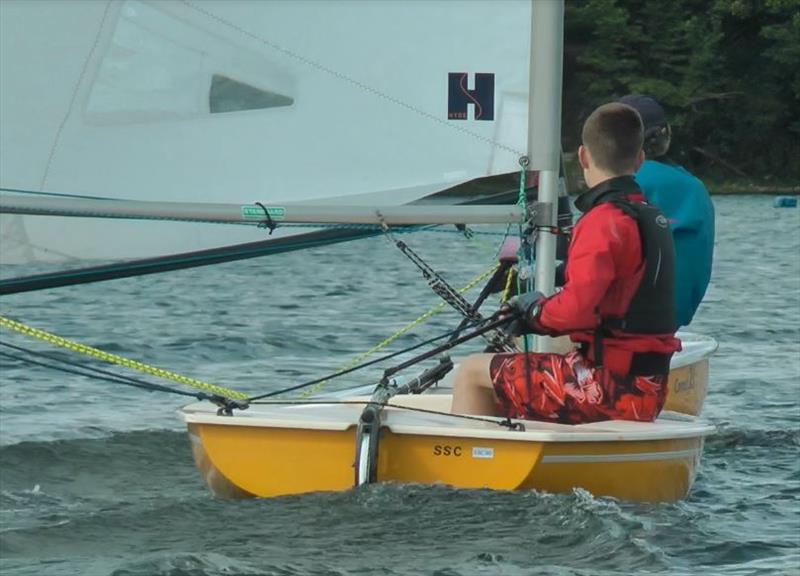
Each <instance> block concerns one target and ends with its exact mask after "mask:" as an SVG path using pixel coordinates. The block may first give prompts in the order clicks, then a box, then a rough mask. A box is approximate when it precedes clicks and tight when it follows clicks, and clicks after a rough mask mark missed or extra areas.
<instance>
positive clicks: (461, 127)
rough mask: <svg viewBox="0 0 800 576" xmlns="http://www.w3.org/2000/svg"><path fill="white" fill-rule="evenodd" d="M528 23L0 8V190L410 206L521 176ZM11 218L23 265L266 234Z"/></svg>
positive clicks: (240, 8) (147, 8)
mask: <svg viewBox="0 0 800 576" xmlns="http://www.w3.org/2000/svg"><path fill="white" fill-rule="evenodd" d="M530 13H531V7H530V3H529V2H526V1H524V0H522V1H504V2H477V1H469V0H468V1H464V2H460V1H453V0H441V1H432V2H411V3H409V2H403V1H396V2H395V1H387V0H382V1H378V2H367V1H362V0H354V1H337V2H327V1H319V2H317V1H310V0H305V1H303V2H290V1H286V2H284V1H276V0H271V1H269V2H261V1H233V0H219V1H217V0H204V1H202V2H200V1H197V2H194V1H186V2H180V1H170V0H160V1H157V2H155V1H154V2H146V1H142V0H124V1H111V2H103V1H98V0H86V1H79V0H70V1H62V0H39V1H37V2H23V1H3V2H1V3H0V42H1V43H2V44H1V45H0V84H2V86H3V96H2V98H0V126H2V130H0V187H2V188H11V189H22V190H32V191H45V192H52V193H59V194H77V195H88V196H99V197H106V198H120V199H134V200H153V201H187V202H232V203H251V202H253V201H260V202H264V203H276V202H289V201H295V202H297V201H308V200H314V201H318V202H319V201H326V200H325V199H329V198H334V197H337V198H341V197H345V198H347V197H355V198H358V199H359V202H374V203H376V204H387V203H395V204H399V203H403V202H408V201H412V200H414V199H417V198H420V197H422V196H425V195H427V194H429V193H431V192H434V191H437V190H442V189H446V188H448V187H450V186H453V185H454V184H457V183H459V182H464V181H467V180H470V179H473V178H476V177H481V176H486V175H491V174H500V173H505V172H513V171H515V170H517V169H518V160H519V157H520V156H521V155H523V154H524V151H525V150H526V148H527V139H528V130H527V100H528V74H529V71H528V61H529V43H530V31H529V29H530V22H531V16H530ZM453 74H456V75H457V76H451V75H453ZM478 74H479V75H481V76H476V75H478ZM453 78H455V79H456V80H457V81H458V83H457V88H458V89H457V90H456V92H457V93H456V94H455V104H453V100H452V99H449V97H450V96H453V95H452V94H449V90H451V89H452V82H453ZM489 79H491V83H492V85H491V88H486V86H487V82H489ZM476 83H477V84H476ZM478 84H480V85H478ZM459 99H460V100H459ZM476 116H478V118H476ZM10 218H17V219H18V220H17V221H16V222H17V223H16V224H15V225H14V226H15V227H16V228H17V229H18V234H17V236H18V237H19V238H23V239H25V240H26V241H27V242H28V243H29V246H28V248H27V249H26V250H17V251H16V253H17V254H26V255H27V256H30V255H31V254H33V255H34V257H36V258H39V259H53V258H56V257H59V258H60V257H65V256H81V257H86V256H89V257H94V258H110V257H130V256H145V255H156V254H163V253H168V252H176V251H180V250H186V249H197V248H204V247H209V246H214V245H220V244H229V243H234V242H237V241H247V240H255V239H260V238H263V231H259V230H253V229H251V228H246V227H241V229H240V227H232V226H217V227H213V226H212V227H211V229H210V230H209V227H208V226H203V225H195V224H174V223H147V224H146V225H143V224H142V223H139V222H131V223H128V222H120V221H115V222H103V221H95V220H92V221H86V220H78V221H77V222H70V221H69V220H68V219H64V218H52V217H41V216H24V217H22V219H21V221H20V220H19V217H10V216H8V215H3V216H2V220H0V226H2V227H3V229H6V228H7V227H9V226H11V220H10ZM98 238H104V239H107V241H104V242H98ZM55 248H57V250H54V249H55ZM2 252H3V250H2V249H0V256H2V257H3V258H8V255H7V254H2Z"/></svg>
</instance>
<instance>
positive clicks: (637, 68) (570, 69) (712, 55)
mask: <svg viewBox="0 0 800 576" xmlns="http://www.w3.org/2000/svg"><path fill="white" fill-rule="evenodd" d="M564 44H565V45H564V52H565V62H564V82H565V96H564V116H563V117H564V119H565V120H564V132H563V133H564V147H565V150H570V151H571V150H575V149H576V148H577V146H578V145H579V144H580V129H581V125H582V123H583V120H584V119H585V118H586V116H587V115H588V114H589V113H590V112H591V111H592V110H593V109H594V108H595V107H596V106H597V105H599V104H602V103H605V102H608V101H609V100H611V99H614V98H617V97H620V96H623V95H625V94H629V93H638V94H647V95H650V96H653V97H654V98H656V100H658V101H659V102H660V103H661V104H662V106H664V108H665V110H666V112H667V118H668V120H669V122H670V124H671V125H672V146H671V147H670V152H669V156H670V157H671V158H672V159H673V160H675V161H676V162H678V163H680V164H682V165H684V166H686V167H687V168H688V169H689V170H691V171H692V172H694V173H696V174H697V175H698V176H700V177H702V178H705V179H710V180H712V181H717V182H720V181H731V180H738V181H746V182H751V183H759V184H770V183H773V184H775V185H781V184H783V185H793V186H794V185H797V184H798V183H800V0H567V2H566V16H565V42H564Z"/></svg>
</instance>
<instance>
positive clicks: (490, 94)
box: [447, 72, 494, 120]
mask: <svg viewBox="0 0 800 576" xmlns="http://www.w3.org/2000/svg"><path fill="white" fill-rule="evenodd" d="M468 78H469V74H468V73H467V72H450V73H449V74H448V90H447V119H448V120H466V119H467V108H468V107H469V105H470V104H472V117H473V118H474V119H475V120H494V74H485V73H484V74H475V88H474V89H472V90H470V89H469V88H468V87H467V82H468Z"/></svg>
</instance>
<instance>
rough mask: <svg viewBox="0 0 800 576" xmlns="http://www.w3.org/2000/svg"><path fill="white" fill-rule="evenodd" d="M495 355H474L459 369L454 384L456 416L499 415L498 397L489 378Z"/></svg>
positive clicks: (452, 409)
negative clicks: (490, 365) (490, 364)
mask: <svg viewBox="0 0 800 576" xmlns="http://www.w3.org/2000/svg"><path fill="white" fill-rule="evenodd" d="M492 356H494V355H493V354H473V355H471V356H468V357H467V358H465V359H464V360H463V361H462V362H461V364H460V365H459V367H458V371H457V372H456V376H455V383H454V384H453V406H452V408H451V409H450V411H451V412H453V413H454V414H475V415H483V416H495V415H497V396H496V395H495V393H494V386H493V385H492V379H491V377H490V376H489V363H490V362H491V359H492Z"/></svg>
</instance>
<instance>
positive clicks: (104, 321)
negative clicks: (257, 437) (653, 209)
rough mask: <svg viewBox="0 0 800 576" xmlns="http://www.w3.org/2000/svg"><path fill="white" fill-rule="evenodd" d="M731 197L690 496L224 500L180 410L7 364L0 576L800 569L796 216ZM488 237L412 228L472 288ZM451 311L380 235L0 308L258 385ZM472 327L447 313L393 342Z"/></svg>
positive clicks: (433, 256) (0, 411)
mask: <svg viewBox="0 0 800 576" xmlns="http://www.w3.org/2000/svg"><path fill="white" fill-rule="evenodd" d="M715 204H716V207H717V216H718V234H717V242H718V243H717V252H716V262H715V270H714V276H713V279H712V283H713V284H712V286H711V287H710V290H709V293H708V295H707V297H706V300H705V302H704V303H703V305H702V308H701V309H700V311H699V313H698V316H697V317H696V320H695V323H694V324H693V326H692V329H693V330H694V331H697V332H701V333H706V334H711V335H713V336H715V337H716V338H717V339H718V340H719V342H720V348H719V352H718V353H717V355H716V356H715V358H714V360H713V362H712V369H711V390H710V393H709V397H708V400H707V404H706V409H705V414H704V415H705V416H706V417H708V418H709V419H710V420H712V421H713V422H714V423H716V424H717V426H718V427H719V434H717V435H716V436H715V437H713V438H711V439H710V440H709V441H708V442H707V444H706V450H705V453H704V456H703V462H702V469H701V472H700V474H699V476H698V478H697V481H696V483H695V486H694V489H693V491H692V493H691V495H690V497H689V498H688V499H687V500H685V501H683V502H680V503H677V504H661V505H642V504H630V503H622V502H617V501H615V500H613V499H605V498H603V499H600V498H593V497H591V496H590V495H588V494H586V493H582V492H576V493H573V494H561V495H550V494H540V493H535V492H527V493H502V492H488V491H465V490H453V489H449V488H444V487H430V486H417V485H411V486H389V485H378V486H370V487H368V488H365V489H359V490H353V491H350V492H346V493H341V494H314V495H307V496H301V497H287V498H277V499H272V500H260V501H223V500H217V499H215V498H213V497H212V496H210V495H209V494H208V492H207V491H206V489H205V487H204V486H203V484H202V482H201V480H200V477H199V474H197V473H196V471H195V468H194V465H193V463H192V459H191V454H190V450H189V443H188V440H187V437H186V434H185V433H184V432H183V429H182V428H181V423H180V422H179V421H178V420H177V418H176V416H175V410H176V408H177V407H179V406H180V404H181V399H180V398H177V399H176V397H172V396H170V395H165V394H158V393H147V392H143V391H140V390H135V389H129V388H125V387H120V386H118V385H114V384H109V383H98V382H95V381H91V380H88V379H85V378H83V377H79V376H68V375H62V374H60V373H55V372H51V371H47V370H45V369H42V368H31V367H28V366H22V365H20V364H19V363H16V362H12V361H8V360H0V368H1V369H2V386H1V387H0V573H2V574H4V575H9V576H10V575H37V576H39V575H42V576H47V575H58V576H61V575H64V576H67V575H87V576H93V575H98V576H99V575H103V576H108V575H113V576H145V575H163V576H179V575H186V576H188V575H191V576H222V575H232V574H243V575H262V576H266V575H276V576H277V575H281V576H289V575H348V576H349V575H355V574H365V575H370V574H386V575H397V576H399V575H415V574H426V575H437V576H467V575H473V574H487V575H488V574H492V575H494V574H501V575H509V576H516V575H533V574H552V575H559V576H561V575H586V576H588V575H612V574H613V575H617V574H675V575H678V574H704V575H709V576H710V575H715V574H725V575H755V574H763V575H772V574H800V458H798V456H800V401H799V398H800V256H798V255H799V254H800V211H798V210H796V209H794V210H793V209H774V208H773V207H772V199H771V198H768V197H715ZM480 239H481V241H482V242H483V243H476V242H470V241H467V240H465V239H463V238H459V237H455V236H453V235H450V234H437V233H433V232H429V233H424V234H419V235H413V236H407V237H406V238H405V240H406V241H408V242H409V243H410V244H411V245H412V246H413V247H414V248H415V249H417V250H418V251H419V252H420V253H421V254H422V255H423V256H424V257H425V258H426V259H428V260H429V261H430V262H431V263H433V264H434V265H435V266H436V267H437V269H439V270H442V271H443V272H446V273H447V276H448V278H449V279H450V280H451V281H452V282H453V283H454V284H456V285H461V284H464V283H465V282H466V281H467V280H468V279H469V278H471V277H472V276H473V275H474V274H475V273H477V272H479V271H480V270H482V269H483V268H485V267H486V266H487V265H488V263H489V262H490V261H491V259H492V256H493V248H492V246H489V245H487V244H486V242H488V241H490V240H491V241H495V240H496V239H495V238H491V237H486V236H483V237H481V238H480ZM14 273H15V271H14V270H13V269H5V270H4V271H3V274H4V275H11V274H14ZM435 302H436V298H435V296H432V294H430V293H429V291H428V289H427V287H426V286H425V283H424V282H423V281H422V280H421V279H420V277H419V275H418V273H417V272H416V271H415V269H414V268H413V266H412V265H411V264H410V263H409V262H408V261H407V260H405V259H404V257H402V256H401V255H400V254H399V252H397V251H396V250H395V249H394V248H393V247H392V246H390V245H389V244H388V243H386V242H385V241H384V240H382V239H373V240H366V241H359V242H357V243H353V244H350V245H341V246H332V247H328V248H322V249H317V250H313V251H309V252H305V253H296V254H286V255H278V256H274V257H271V258H269V259H266V260H262V261H252V262H248V263H240V264H228V265H223V266H217V267H213V268H208V269H199V270H193V271H185V272H178V273H173V274H167V275H163V276H160V277H159V276H152V277H146V278H139V279H129V280H119V281H114V282H109V283H105V284H96V285H92V286H81V287H75V288H65V289H56V290H52V291H49V292H43V293H32V294H20V295H16V296H11V297H4V298H3V300H2V301H1V302H0V305H1V307H2V313H3V314H7V315H10V316H13V317H15V318H18V319H20V320H23V321H25V322H28V323H30V324H32V325H34V326H37V327H41V328H44V329H47V330H51V331H53V332H55V333H57V334H59V335H62V336H65V337H68V338H74V339H76V340H79V341H81V342H84V343H86V344H90V345H93V346H97V347H100V348H103V349H105V350H108V351H110V352H115V353H118V354H121V355H124V356H130V357H133V358H139V359H142V360H145V361H147V362H150V363H152V364H156V365H159V366H163V367H166V368H170V369H173V370H175V371H177V372H180V373H184V374H187V375H191V376H194V377H197V378H201V379H206V380H209V381H213V382H216V383H219V384H222V385H226V386H229V387H232V388H235V389H241V390H247V391H251V392H261V391H267V390H274V389H278V388H280V387H283V386H285V385H289V384H294V383H298V382H301V381H305V380H308V379H311V378H313V377H316V376H319V375H322V374H325V373H327V372H329V371H332V370H333V369H335V368H337V367H339V366H341V365H342V364H344V363H345V362H346V361H347V360H349V359H350V358H351V357H353V356H354V355H355V354H357V353H359V352H361V351H363V350H365V349H367V348H369V347H370V346H372V345H373V344H375V343H377V342H379V341H381V340H382V339H383V338H385V337H386V336H387V335H389V334H392V333H393V332H394V331H395V330H396V329H398V328H399V327H401V326H402V325H404V324H405V322H407V321H408V320H410V319H413V318H415V317H416V316H417V315H418V314H420V313H422V312H424V311H425V310H427V309H428V308H429V307H430V306H431V305H433V304H434V303H435ZM456 321H457V319H456V317H455V315H453V314H443V315H441V316H438V317H436V319H435V320H434V321H432V322H430V323H428V324H426V325H425V326H424V327H423V328H422V329H421V330H420V332H419V333H418V334H419V335H418V336H412V337H407V338H404V339H402V340H401V341H400V342H399V343H398V344H396V345H395V348H393V349H397V347H399V346H402V345H403V344H407V343H409V342H413V341H416V340H417V339H419V338H423V337H429V336H431V335H434V334H437V333H439V332H442V331H444V330H446V329H447V328H448V327H450V326H452V325H453V324H454V323H455V322H456ZM2 338H3V340H4V341H6V342H12V343H15V344H20V345H24V346H30V347H33V348H35V349H38V350H47V351H50V349H48V348H47V347H46V346H45V345H43V344H38V343H32V342H30V341H28V340H25V339H23V338H22V337H20V336H16V335H10V334H9V333H7V332H3V333H2ZM379 370H380V369H378V368H376V369H374V370H372V371H366V372H365V373H363V374H360V373H356V374H354V375H353V376H352V377H351V378H349V379H347V381H346V382H342V383H340V384H331V385H330V386H331V387H333V386H335V385H338V386H346V385H352V384H354V383H359V384H360V383H366V382H370V381H372V380H374V379H375V377H376V376H377V375H378V374H379Z"/></svg>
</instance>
